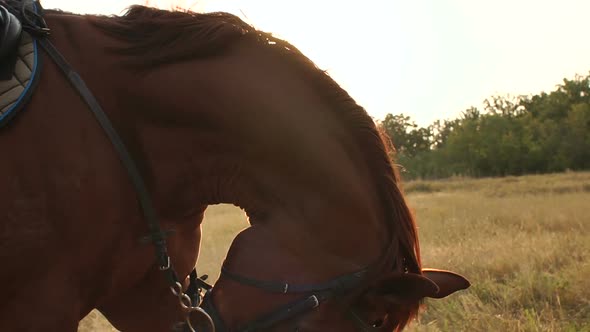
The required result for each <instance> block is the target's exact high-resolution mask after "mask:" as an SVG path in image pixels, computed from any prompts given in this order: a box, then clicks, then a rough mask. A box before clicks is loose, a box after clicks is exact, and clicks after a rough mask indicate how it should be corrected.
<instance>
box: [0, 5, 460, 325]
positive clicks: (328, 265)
mask: <svg viewBox="0 0 590 332" xmlns="http://www.w3.org/2000/svg"><path fill="white" fill-rule="evenodd" d="M45 19H46V21H47V25H48V26H49V28H50V29H51V36H50V37H49V40H50V41H51V42H52V43H53V44H55V45H56V47H57V49H59V51H60V52H61V53H62V54H63V55H64V56H65V58H66V59H67V60H68V61H69V62H70V64H71V65H72V67H73V68H75V69H76V70H77V71H78V72H79V73H80V75H81V77H82V78H83V79H84V80H85V82H86V84H87V86H88V87H89V89H90V90H91V91H92V93H93V94H94V96H95V97H96V99H97V100H98V102H99V103H100V105H101V106H102V108H103V109H104V110H105V112H106V114H107V115H108V117H109V118H110V120H111V121H112V123H113V126H114V128H115V129H116V131H117V132H118V133H119V135H120V136H121V138H122V140H123V142H124V143H125V145H126V146H127V149H128V150H129V152H130V155H131V157H132V158H133V160H134V161H135V163H136V164H137V167H138V169H139V173H140V174H141V177H142V178H143V180H144V181H145V183H146V186H147V189H148V192H149V195H150V197H151V199H152V201H153V207H154V210H155V212H156V215H157V217H158V220H159V223H160V225H161V227H162V228H163V229H165V230H173V233H172V234H171V235H170V236H169V238H168V242H167V249H168V254H169V256H170V258H171V262H172V265H173V266H174V268H175V269H176V272H177V274H178V276H179V278H180V280H183V281H184V286H185V287H186V286H187V284H188V278H187V276H188V275H189V273H190V272H191V270H192V269H193V267H194V266H195V264H196V261H197V257H198V254H199V244H200V238H201V221H202V218H203V213H204V211H205V209H206V207H207V206H208V205H211V204H218V203H232V204H235V205H237V206H239V207H241V208H242V209H243V210H244V211H245V212H246V213H247V215H248V218H249V222H250V225H251V226H250V227H248V228H247V229H245V230H244V231H243V232H241V233H240V234H239V235H238V236H237V237H236V238H235V239H234V241H233V243H232V246H231V249H230V250H229V252H228V255H227V258H226V260H225V262H224V267H223V271H224V273H222V275H221V277H220V279H219V280H218V281H217V283H216V284H215V287H214V288H213V290H212V291H211V292H210V293H208V295H207V298H206V300H205V301H204V305H203V308H204V309H205V310H206V311H207V312H208V313H209V315H211V316H212V317H213V320H214V322H215V324H216V328H217V330H218V331H222V330H231V331H237V330H240V329H241V330H245V331H252V330H264V331H343V332H346V331H394V330H401V329H402V328H403V327H404V326H405V325H406V324H407V322H408V321H409V320H410V319H411V318H412V317H414V316H415V315H416V313H417V310H418V308H419V304H420V302H421V300H422V299H423V298H425V297H434V298H441V297H445V296H447V295H449V294H451V293H453V292H455V291H456V290H459V289H464V288H467V287H468V286H469V284H468V282H467V281H466V280H465V279H464V278H463V277H461V276H459V275H456V274H454V273H451V272H446V271H436V270H425V269H422V267H421V263H420V253H419V245H418V235H417V231H416V226H415V223H414V220H413V217H412V214H411V212H410V210H409V208H408V206H407V204H406V201H405V199H404V196H403V194H402V191H401V189H400V182H399V178H398V176H397V174H396V171H395V168H394V167H393V163H392V161H391V160H390V157H389V156H390V151H389V148H388V145H387V144H385V143H384V142H385V140H384V139H383V137H382V135H381V134H380V132H379V131H378V129H377V127H376V125H375V123H374V122H373V121H372V119H371V118H370V117H369V116H368V115H367V113H366V112H365V111H364V110H363V109H362V108H361V107H360V106H358V105H357V104H356V103H355V102H354V100H353V99H352V98H351V97H350V96H349V95H348V94H347V93H346V92H345V91H344V90H343V89H341V88H340V87H339V86H338V85H337V84H336V83H335V82H334V81H333V80H332V79H331V78H330V77H329V76H328V75H327V74H326V73H325V72H323V71H321V70H319V69H318V68H317V67H315V66H314V64H313V63H312V62H311V61H310V60H308V59H307V58H306V57H305V56H304V55H302V54H301V53H300V52H299V51H298V50H297V49H296V48H295V47H294V46H292V45H290V44H288V43H287V42H285V41H283V40H280V39H277V38H275V37H273V36H271V35H270V34H267V33H264V32H261V31H257V30H255V29H254V28H252V27H251V26H249V25H247V24H245V23H244V22H242V21H241V20H239V19H238V18H237V17H234V16H232V15H229V14H224V13H214V14H196V13H190V12H169V11H162V10H156V9H151V8H146V7H140V6H137V7H132V8H131V9H130V10H129V11H128V12H127V13H126V14H125V15H124V16H121V17H100V16H80V15H74V14H69V13H63V12H59V11H47V12H46V13H45ZM44 57H45V58H46V59H45V67H44V69H43V73H42V75H41V81H40V83H39V86H38V88H37V91H36V92H35V94H34V95H33V97H32V99H31V100H30V102H29V103H28V105H27V107H26V109H25V110H24V111H23V112H22V113H21V114H20V115H19V116H17V117H16V118H15V119H14V120H13V121H12V122H11V123H10V124H9V125H8V126H7V127H4V128H2V129H1V130H0V151H2V153H3V155H4V157H3V158H2V162H1V163H0V173H1V174H2V176H0V211H2V213H1V214H0V262H2V270H1V272H0V294H2V302H1V303H0V331H37V330H40V329H43V330H46V331H76V329H77V326H78V321H79V320H80V319H81V318H83V317H84V316H85V315H87V314H88V313H89V312H90V311H91V310H92V309H94V308H98V309H99V310H100V311H101V312H102V313H103V314H104V315H105V316H106V317H107V318H108V319H109V321H110V322H111V323H112V324H113V325H114V326H115V327H116V328H118V329H120V330H123V331H170V330H171V328H172V326H173V325H174V324H175V323H176V322H178V321H179V320H182V319H183V317H184V315H185V312H184V311H183V310H182V309H181V307H180V306H179V303H178V299H177V298H176V297H174V296H172V295H171V294H170V289H169V286H168V283H167V281H166V280H165V278H164V276H163V274H162V272H161V271H160V270H159V269H158V266H157V265H156V264H154V254H153V247H152V246H150V245H149V244H145V243H142V241H139V239H140V238H141V237H142V236H144V235H145V234H147V232H148V230H147V226H146V222H145V220H144V216H143V214H142V210H141V209H140V207H139V205H138V201H137V198H136V197H137V196H136V193H135V190H134V188H133V186H132V185H131V182H130V180H129V177H128V174H127V173H126V171H125V169H124V168H123V167H122V165H121V162H120V160H119V158H118V155H117V153H116V152H115V151H114V149H113V145H112V144H111V142H110V141H109V139H108V138H107V137H106V136H105V134H104V132H103V130H102V129H101V127H100V126H99V125H98V124H97V122H96V120H95V118H94V117H93V115H92V113H91V112H90V111H89V108H88V106H87V105H86V103H84V101H83V100H82V99H81V98H80V96H79V95H78V94H77V92H76V91H75V89H74V88H72V86H71V85H70V84H69V83H68V82H67V80H66V77H65V76H64V75H62V74H61V72H60V70H59V68H58V67H57V66H56V64H55V63H54V62H53V61H51V60H50V59H49V58H48V57H47V55H46V54H44ZM194 319H195V322H194V324H196V325H198V326H199V327H200V329H199V331H206V330H210V328H207V324H206V323H207V320H206V319H205V315H203V316H199V315H197V317H195V318H194Z"/></svg>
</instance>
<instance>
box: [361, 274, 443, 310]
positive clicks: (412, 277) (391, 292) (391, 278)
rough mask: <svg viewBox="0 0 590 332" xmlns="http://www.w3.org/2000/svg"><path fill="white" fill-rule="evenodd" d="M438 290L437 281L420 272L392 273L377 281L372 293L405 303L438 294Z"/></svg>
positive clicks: (391, 301)
mask: <svg viewBox="0 0 590 332" xmlns="http://www.w3.org/2000/svg"><path fill="white" fill-rule="evenodd" d="M438 291H439V288H438V286H437V285H436V283H434V282H433V281H432V280H430V279H428V278H426V277H424V276H422V275H420V274H415V273H392V274H390V275H388V276H386V277H384V278H382V279H380V280H379V281H377V282H376V283H375V284H374V285H373V287H371V292H370V293H371V294H372V295H373V296H377V297H380V298H382V299H385V300H386V302H389V303H396V304H403V303H410V302H416V301H419V300H421V299H423V298H425V297H433V296H436V294H437V293H438Z"/></svg>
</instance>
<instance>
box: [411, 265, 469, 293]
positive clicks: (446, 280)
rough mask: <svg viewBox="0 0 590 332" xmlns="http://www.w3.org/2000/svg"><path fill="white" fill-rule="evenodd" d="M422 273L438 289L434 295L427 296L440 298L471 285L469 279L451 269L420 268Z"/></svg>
mask: <svg viewBox="0 0 590 332" xmlns="http://www.w3.org/2000/svg"><path fill="white" fill-rule="evenodd" d="M422 275H423V276H425V277H426V278H428V279H430V280H432V282H434V283H435V284H436V285H437V286H438V288H439V291H438V292H437V293H436V294H435V295H434V296H429V297H433V298H436V299H441V298H443V297H446V296H449V295H451V294H453V293H454V292H456V291H458V290H461V289H467V288H469V286H471V283H470V282H469V280H467V279H466V278H465V277H463V276H462V275H459V274H457V273H454V272H451V271H445V270H437V269H422Z"/></svg>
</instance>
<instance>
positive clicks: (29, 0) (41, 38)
mask: <svg viewBox="0 0 590 332" xmlns="http://www.w3.org/2000/svg"><path fill="white" fill-rule="evenodd" d="M2 3H5V7H6V8H7V9H8V11H9V12H10V13H11V14H12V15H15V16H16V17H17V18H18V19H19V20H21V21H22V22H23V30H25V31H27V32H28V33H30V34H31V36H32V37H33V38H34V39H35V40H37V41H38V42H39V44H40V46H41V47H42V48H43V49H44V50H45V51H46V53H47V54H48V55H49V56H50V57H51V58H52V59H53V61H54V62H55V63H56V64H57V66H58V67H59V68H60V70H61V71H62V72H63V74H64V75H65V76H66V78H67V79H68V81H69V82H70V84H71V85H72V86H73V87H74V88H75V89H76V91H77V92H78V94H79V95H80V97H81V98H82V99H83V100H84V102H85V103H86V104H87V105H88V107H89V108H90V110H91V111H92V112H93V114H94V116H95V117H96V119H97V121H98V122H99V124H100V126H101V127H102V128H103V130H104V131H105V133H106V135H107V137H108V138H109V139H110V141H111V143H112V144H113V147H114V148H115V150H116V152H117V154H118V156H119V158H120V160H121V163H122V164H123V166H124V167H125V169H126V171H127V173H128V175H129V177H130V180H131V183H132V185H133V187H134V189H135V192H136V194H137V199H138V202H139V205H140V207H141V210H142V213H143V216H144V218H145V219H146V221H147V224H148V230H149V234H148V235H147V236H145V237H143V238H142V242H147V243H149V242H151V243H152V244H153V246H154V249H155V260H156V264H157V266H158V269H159V270H160V271H161V272H162V273H163V274H164V276H165V279H166V282H167V283H168V286H169V287H170V291H171V293H172V294H173V296H175V297H177V298H178V300H179V305H180V307H181V309H182V310H183V311H184V313H185V321H184V322H183V323H181V324H183V327H182V329H183V330H184V331H191V332H196V329H195V327H194V326H193V325H192V323H191V319H190V316H191V314H192V313H195V312H196V313H199V314H201V315H202V316H203V317H204V318H205V320H206V322H207V324H208V325H209V327H210V329H211V330H212V331H213V332H215V331H217V332H228V331H229V330H228V329H227V328H226V326H225V324H224V322H223V320H222V319H221V317H220V315H219V313H218V310H217V309H216V308H215V306H214V304H213V301H212V296H211V294H212V293H211V290H212V289H213V286H212V285H210V284H208V283H207V282H206V281H205V280H206V276H203V277H198V275H197V271H196V269H193V270H192V272H191V273H190V275H189V280H190V283H189V286H188V288H187V291H186V292H184V291H183V290H182V284H181V282H180V279H179V278H178V275H177V273H176V271H175V270H174V267H173V266H172V263H171V262H170V256H168V253H167V249H166V248H167V246H166V237H167V236H168V235H169V233H170V232H168V231H163V230H162V229H161V227H160V224H159V222H158V219H157V216H156V212H155V210H154V208H153V204H152V202H151V198H150V195H149V193H148V190H147V187H146V185H145V182H144V181H143V179H142V177H141V175H140V173H139V170H138V168H137V166H136V164H135V162H134V160H133V159H132V158H131V155H130V153H129V151H128V150H127V148H126V146H125V144H124V143H123V141H122V139H121V138H120V136H119V135H118V133H117V132H116V130H115V129H114V128H113V125H112V123H111V122H110V120H109V119H108V117H107V115H106V114H105V113H104V111H103V109H102V108H101V106H100V104H99V103H98V101H97V100H96V98H95V97H94V96H93V94H92V93H91V92H90V90H89V89H88V87H87V86H86V84H85V83H84V80H82V78H81V77H80V75H79V74H78V73H77V72H76V71H74V69H73V68H72V66H71V65H70V64H69V63H68V62H67V61H66V59H65V58H64V57H63V55H62V54H61V53H60V52H59V51H58V50H57V49H56V48H55V46H54V45H53V44H52V43H51V42H50V41H49V40H48V39H47V37H48V36H49V35H50V29H49V28H48V26H47V24H46V22H45V20H44V19H43V8H42V7H41V4H40V3H39V1H37V0H34V1H33V0H23V1H19V0H7V1H4V2H0V5H2ZM369 270H370V267H366V268H364V269H362V270H359V271H356V272H353V273H350V274H346V275H343V276H340V277H336V278H334V279H331V280H329V281H326V282H323V283H318V284H308V285H293V284H289V283H282V282H274V281H261V280H256V279H251V278H248V277H245V276H242V275H239V274H236V273H234V272H230V271H228V270H227V269H225V268H222V270H221V274H222V275H223V276H225V277H227V278H229V279H231V280H233V281H235V282H238V283H240V284H243V285H247V286H251V287H255V288H258V289H261V290H263V291H266V292H271V293H280V294H302V295H303V297H302V298H301V299H299V300H296V301H295V302H292V303H289V304H287V305H285V306H282V307H279V308H277V309H276V310H274V311H272V312H270V313H267V314H265V315H263V316H262V317H260V318H257V319H255V320H253V321H252V322H250V323H247V324H245V325H244V326H243V327H241V328H239V329H237V331H238V332H252V331H259V330H264V329H267V328H269V327H272V326H273V325H275V324H277V323H280V322H283V321H285V320H287V319H291V318H294V317H296V316H299V315H301V314H304V313H307V312H309V311H311V310H313V309H315V308H317V307H318V306H319V305H320V304H321V303H323V302H324V301H326V300H328V299H331V298H334V297H337V296H341V295H342V294H345V293H347V292H350V291H352V290H354V289H355V288H358V287H359V286H361V284H362V283H363V282H364V281H366V278H367V275H368V272H369ZM350 310H351V311H350V314H351V317H352V318H353V322H354V323H355V325H356V326H357V327H358V329H359V331H373V330H374V328H371V327H370V326H368V325H366V324H365V323H364V322H362V320H361V319H359V318H358V315H356V313H355V312H353V311H352V309H350Z"/></svg>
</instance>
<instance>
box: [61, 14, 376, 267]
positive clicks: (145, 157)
mask: <svg viewBox="0 0 590 332" xmlns="http://www.w3.org/2000/svg"><path fill="white" fill-rule="evenodd" d="M53 21H54V22H51V24H52V25H55V26H57V27H58V28H57V29H61V28H62V27H63V29H64V30H68V29H69V30H70V31H68V33H67V34H62V33H56V34H55V35H56V38H60V36H62V35H66V36H70V39H73V40H74V42H73V44H74V46H72V43H69V42H66V41H64V43H63V45H64V48H66V51H65V52H64V53H66V56H67V54H68V53H71V54H76V55H77V59H75V60H79V61H74V66H77V64H78V65H79V68H81V69H82V70H81V72H82V74H84V73H86V77H89V78H90V79H89V82H87V83H89V84H88V85H89V86H91V88H92V86H96V87H97V88H98V90H99V94H104V95H105V98H104V99H105V100H116V102H113V103H109V105H108V106H107V107H112V109H107V113H109V116H110V117H111V119H112V120H113V122H114V124H115V127H116V128H117V129H120V130H121V132H120V134H121V136H123V138H124V140H125V141H126V143H128V146H129V148H130V150H131V153H132V155H133V157H134V158H135V160H136V161H137V162H138V164H139V167H140V169H141V171H142V173H143V175H144V177H145V179H146V182H147V183H148V186H149V187H150V190H151V192H152V195H153V196H154V202H155V205H156V208H157V210H158V212H159V214H160V215H161V216H162V217H163V218H167V219H176V218H178V217H186V216H190V215H198V214H200V213H202V212H203V210H204V209H205V207H206V206H207V205H210V204H217V203H230V204H234V205H237V206H239V207H241V208H243V209H244V210H245V211H246V212H247V214H248V217H249V219H250V222H251V223H252V224H257V223H265V224H267V225H270V226H269V227H270V228H272V229H274V233H275V235H277V234H279V233H282V234H283V235H282V236H283V237H285V238H286V239H287V238H288V237H289V233H290V232H295V231H300V232H307V233H309V234H313V236H314V237H315V238H316V239H317V241H318V242H321V243H323V245H324V246H326V247H330V248H331V249H332V250H333V251H334V253H336V254H338V255H353V256H354V255H364V256H363V257H360V258H359V260H362V261H368V260H370V259H369V258H368V257H371V258H375V257H376V256H377V254H376V253H377V252H379V250H380V249H381V248H382V245H383V242H384V239H385V236H384V232H383V227H384V225H383V219H384V218H383V215H381V213H382V210H381V208H380V207H379V206H377V205H376V204H378V203H379V199H378V198H377V196H376V192H377V191H376V190H375V188H374V183H373V181H372V180H371V176H370V174H369V171H368V169H367V167H366V165H365V164H364V161H362V160H363V158H362V157H361V155H360V149H359V147H358V146H356V145H355V144H354V139H353V138H352V135H351V132H350V130H349V129H348V128H346V127H345V126H344V125H343V124H341V121H338V119H337V116H336V115H335V113H334V112H332V110H330V109H329V107H328V106H327V104H326V103H325V102H324V101H323V100H322V98H320V97H319V96H318V94H317V93H315V92H314V89H313V88H312V87H311V86H309V85H308V84H307V83H306V81H305V79H303V77H302V76H301V75H300V73H298V72H297V71H296V70H294V69H293V68H291V67H290V66H287V65H285V63H284V61H282V59H281V57H280V56H277V55H276V54H273V53H272V52H265V51H263V50H261V49H260V48H257V47H251V46H250V45H248V44H247V43H242V44H239V45H237V46H236V47H234V48H232V51H231V52H229V53H228V54H225V55H223V56H217V57H209V58H205V59H199V60H195V61H186V62H182V63H175V64H170V65H165V66H158V67H155V68H153V69H150V70H149V71H144V72H141V73H137V72H133V71H128V70H124V69H121V68H118V67H117V65H116V63H117V60H118V59H117V58H116V57H115V56H114V55H110V54H105V53H104V47H106V46H114V45H116V42H113V41H112V40H110V39H108V38H107V37H105V36H102V35H100V34H99V35H100V36H99V37H98V39H93V38H88V36H94V35H97V34H98V33H97V32H96V31H93V29H94V28H92V27H91V26H90V25H89V24H88V23H86V22H84V19H83V17H80V16H67V15H60V16H59V17H58V16H56V17H55V19H54V20H53ZM72 27H75V28H74V29H72ZM57 44H60V41H59V40H58V41H57ZM76 44H77V45H76ZM68 45H69V47H73V48H77V49H79V50H68V49H67V48H68ZM59 46H60V45H58V47H59ZM60 49H61V47H60ZM99 51H101V53H99ZM97 55H100V56H97ZM85 61H88V62H87V63H95V65H93V66H84V65H83V64H84V62H85ZM91 61H92V62H91ZM104 68H109V70H110V72H111V73H112V75H109V77H104V76H105V75H104V74H103V73H101V72H100V71H101V70H104ZM77 69H78V68H77ZM83 77H84V78H85V79H86V77H85V76H84V75H83ZM109 87H110V90H109ZM101 89H105V90H101ZM94 91H95V90H94V89H93V92H94ZM122 91H124V93H125V94H124V95H122ZM113 95H114V96H115V97H113ZM107 96H109V97H107ZM98 97H99V99H101V98H100V97H101V96H100V95H99V96H98ZM103 107H105V106H104V105H103ZM105 108H106V107H105ZM335 227H337V228H338V229H339V230H346V231H345V232H340V233H339V234H338V235H337V236H335V235H334V228H335ZM359 246H364V247H365V248H366V249H367V250H365V251H362V252H361V251H359V250H354V247H359Z"/></svg>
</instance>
